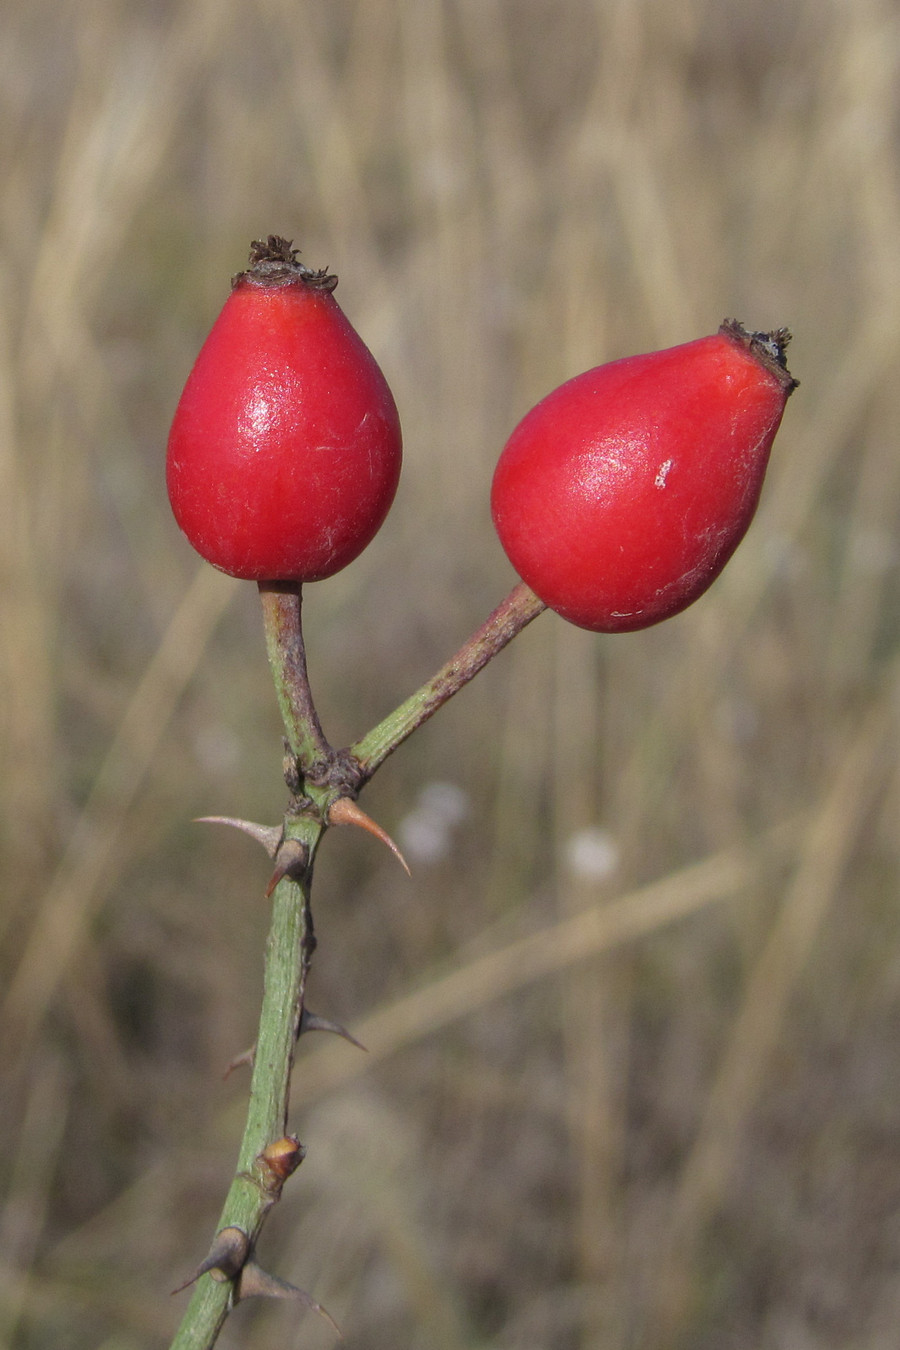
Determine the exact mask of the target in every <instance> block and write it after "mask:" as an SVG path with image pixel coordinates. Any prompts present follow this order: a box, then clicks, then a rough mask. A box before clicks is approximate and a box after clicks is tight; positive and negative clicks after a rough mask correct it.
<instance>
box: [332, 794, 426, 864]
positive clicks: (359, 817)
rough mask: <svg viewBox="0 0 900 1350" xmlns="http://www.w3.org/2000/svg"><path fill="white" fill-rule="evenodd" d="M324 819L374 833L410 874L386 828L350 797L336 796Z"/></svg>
mask: <svg viewBox="0 0 900 1350" xmlns="http://www.w3.org/2000/svg"><path fill="white" fill-rule="evenodd" d="M326 820H327V822H328V824H329V825H356V826H357V827H358V828H359V829H361V830H365V831H366V832H367V834H371V835H374V837H375V838H376V839H380V840H381V842H382V843H383V844H386V845H387V847H388V848H389V849H390V850H391V852H392V853H393V855H394V857H395V858H396V859H397V861H398V862H399V863H400V866H401V867H402V868H403V870H404V872H405V873H406V875H407V876H410V875H411V873H410V870H409V866H408V864H407V861H406V859H405V858H404V856H403V854H402V853H401V852H400V850H399V848H398V847H397V845H396V844H395V843H394V841H393V839H392V838H391V836H390V835H389V834H388V832H387V830H383V829H382V828H381V826H380V825H379V824H378V823H377V822H376V821H374V820H373V819H372V817H371V816H367V815H366V813H365V811H363V810H362V809H361V807H359V806H358V805H357V804H356V802H355V801H354V800H353V798H352V797H338V798H337V800H336V801H333V802H332V803H331V806H330V807H329V808H328V814H327V816H326Z"/></svg>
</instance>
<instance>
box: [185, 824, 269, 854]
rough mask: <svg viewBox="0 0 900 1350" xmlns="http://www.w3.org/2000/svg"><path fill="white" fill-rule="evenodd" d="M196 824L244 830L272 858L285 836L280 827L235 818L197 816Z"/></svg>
mask: <svg viewBox="0 0 900 1350" xmlns="http://www.w3.org/2000/svg"><path fill="white" fill-rule="evenodd" d="M194 823H195V824H196V825H231V826H232V827H233V828H234V829H235V830H242V831H243V833H244V834H249V836H250V838H251V839H255V840H256V842H257V843H258V844H262V846H263V848H264V849H265V850H266V852H267V853H268V855H269V857H270V858H274V857H275V855H276V853H277V852H278V846H279V844H280V843H281V840H282V837H283V835H284V830H283V829H282V828H281V826H280V825H257V824H256V822H255V821H252V820H238V819H237V818H236V817H235V816H196V817H195V819H194Z"/></svg>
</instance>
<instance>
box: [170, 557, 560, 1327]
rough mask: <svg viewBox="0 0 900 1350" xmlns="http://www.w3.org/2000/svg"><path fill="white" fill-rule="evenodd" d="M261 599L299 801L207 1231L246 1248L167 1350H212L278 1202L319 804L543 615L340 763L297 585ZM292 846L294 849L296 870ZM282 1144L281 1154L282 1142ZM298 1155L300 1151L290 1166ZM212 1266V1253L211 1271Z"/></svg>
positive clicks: (514, 613)
mask: <svg viewBox="0 0 900 1350" xmlns="http://www.w3.org/2000/svg"><path fill="white" fill-rule="evenodd" d="M259 590H260V596H261V599H262V606H263V617H264V623H265V631H266V646H267V650H268V654H269V663H270V666H271V669H272V674H273V677H274V680H275V687H276V690H277V693H278V702H279V706H280V708H281V713H282V719H283V721H284V729H285V735H286V738H287V742H288V745H289V746H290V750H291V754H292V756H293V759H294V767H295V769H296V774H295V775H294V776H295V777H296V778H297V787H298V788H299V789H300V790H301V793H302V795H300V796H297V795H295V796H294V797H293V798H292V801H291V805H290V807H289V809H288V811H287V813H286V815H285V818H284V827H283V836H282V843H281V844H280V846H279V852H278V855H276V866H277V864H278V862H279V859H280V858H282V857H284V856H285V855H284V854H283V853H282V850H284V849H285V848H286V846H288V847H289V845H290V844H293V845H294V852H292V853H291V854H290V856H291V858H292V859H293V860H294V864H293V865H292V866H291V870H290V872H289V873H288V874H287V875H284V876H282V879H281V880H280V881H279V882H278V885H277V886H276V887H275V890H274V892H273V908H272V923H271V928H270V931H269V938H268V942H267V945H266V967H265V984H264V990H263V1004H262V1010H261V1013H260V1021H259V1036H258V1039H257V1043H256V1052H255V1057H254V1065H253V1078H252V1082H251V1086H250V1104H249V1107H248V1112H247V1124H246V1127H245V1130H244V1137H243V1141H242V1143H241V1148H240V1154H239V1157H238V1165H237V1171H236V1173H235V1176H234V1180H233V1181H232V1183H231V1188H230V1190H229V1192H228V1196H227V1198H226V1200H225V1205H224V1207H223V1209H222V1216H221V1219H220V1221H219V1226H218V1229H217V1230H216V1231H217V1234H221V1233H222V1231H223V1230H225V1229H228V1230H234V1229H237V1230H240V1233H243V1234H244V1235H245V1237H246V1239H247V1245H246V1248H245V1249H243V1248H242V1255H241V1257H240V1259H238V1260H237V1261H236V1264H235V1265H234V1266H232V1268H231V1271H230V1272H229V1275H230V1276H233V1278H222V1271H221V1270H216V1271H215V1273H214V1274H210V1273H208V1272H207V1273H205V1274H202V1275H201V1276H200V1277H199V1279H198V1281H197V1287H196V1289H195V1290H194V1293H193V1296H192V1298H191V1301H190V1304H189V1305H188V1308H187V1311H186V1313H185V1315H184V1319H183V1321H182V1324H181V1327H180V1328H179V1331H178V1333H177V1335H176V1337H175V1340H174V1341H173V1342H172V1347H171V1350H211V1348H212V1346H214V1345H215V1342H216V1340H217V1338H218V1334H219V1332H220V1330H221V1328H222V1325H223V1324H224V1322H225V1319H226V1317H227V1316H228V1313H229V1312H230V1310H231V1307H232V1304H233V1302H234V1299H235V1297H236V1295H237V1292H238V1291H239V1289H240V1279H241V1271H242V1270H244V1271H248V1270H249V1269H250V1267H249V1265H242V1262H249V1261H250V1260H251V1259H252V1257H253V1251H254V1247H255V1245H256V1241H257V1238H258V1237H259V1234H260V1231H261V1229H262V1226H263V1223H264V1222H265V1219H266V1216H267V1214H268V1212H269V1210H270V1209H271V1208H272V1206H273V1205H274V1204H275V1203H276V1202H277V1200H278V1198H279V1195H280V1194H281V1186H282V1184H283V1181H284V1179H285V1177H284V1175H281V1176H278V1175H275V1174H274V1173H273V1171H272V1168H271V1166H270V1164H269V1163H268V1161H267V1159H266V1158H265V1157H264V1156H263V1155H264V1153H265V1150H266V1149H268V1148H269V1146H270V1145H272V1144H275V1143H276V1142H277V1141H279V1140H285V1136H286V1135H287V1124H288V1104H289V1097H290V1085H291V1070H292V1068H293V1064H294V1049H295V1046H296V1042H297V1036H298V1034H299V1031H300V1021H301V1017H302V1015H303V1000H304V996H305V991H306V977H307V974H308V971H309V965H310V961H311V959H312V954H313V951H314V949H315V936H314V934H313V926H312V915H311V911H310V891H311V887H312V875H313V863H314V859H315V854H316V848H317V846H318V844H319V841H320V839H321V837H322V835H323V834H324V832H325V829H326V828H327V826H326V818H327V811H328V806H329V802H331V801H333V800H334V799H335V792H337V793H338V794H339V795H342V794H343V793H344V792H345V791H347V790H349V789H355V788H357V787H358V786H360V785H362V784H363V783H365V782H366V781H367V780H368V779H369V778H371V776H372V774H373V773H374V772H375V770H376V769H377V768H378V766H379V765H380V764H381V763H382V762H383V761H384V760H385V759H386V758H387V756H388V755H389V754H390V753H391V752H392V751H393V750H395V749H396V748H397V746H398V745H400V744H401V742H403V741H404V740H406V738H407V736H409V735H411V734H412V732H413V731H415V729H416V727H418V726H421V725H422V723H423V722H425V721H427V719H428V718H429V717H431V716H432V715H433V714H434V713H435V712H437V710H438V708H440V707H441V706H442V705H443V704H444V703H446V702H447V700H448V699H449V698H452V697H453V695H454V694H455V693H456V692H457V691H458V690H459V689H461V688H462V686H463V685H464V684H467V683H468V681H469V680H471V679H472V677H473V676H474V675H476V674H477V673H478V671H479V670H481V669H482V667H483V666H485V665H486V664H487V662H488V661H490V660H491V658H492V657H494V656H496V655H497V653H498V652H499V651H502V649H503V648H504V647H505V646H506V644H507V643H508V642H510V641H511V640H512V638H514V637H515V635H516V634H517V633H519V632H521V630H522V629H523V628H524V627H525V625H526V624H528V623H530V622H531V620H532V619H534V618H535V617H536V616H537V615H538V614H540V612H541V610H542V609H544V608H545V606H544V604H543V602H542V601H540V600H538V598H537V596H536V595H534V594H533V592H532V591H530V590H529V589H528V587H527V586H525V585H524V583H522V584H520V585H518V586H516V587H515V589H514V590H513V591H512V592H511V594H510V595H508V596H507V598H506V599H505V600H504V601H503V603H502V604H500V605H498V606H497V608H496V609H495V610H494V612H493V614H491V615H490V617H489V618H488V619H487V620H486V622H485V623H483V624H482V626H481V627H480V628H479V629H478V630H477V632H475V633H474V634H473V635H472V637H470V638H469V639H468V641H467V642H465V643H464V644H463V646H462V647H461V648H460V649H459V651H458V652H457V653H456V655H455V656H454V657H452V658H451V659H450V660H449V661H448V662H447V663H446V664H445V665H444V666H443V667H442V668H441V669H440V670H439V671H438V672H437V674H436V675H435V676H434V677H433V679H431V680H429V681H428V682H427V683H426V684H424V685H423V686H422V688H421V689H419V690H418V691H417V692H416V693H415V694H413V695H412V696H411V697H410V698H408V699H407V700H406V702H405V703H402V704H401V705H400V707H399V708H397V709H396V710H395V712H393V713H391V715H390V716H389V717H387V718H385V720H384V721H383V722H381V723H380V724H379V725H378V726H377V727H375V728H374V730H373V731H370V732H369V734H368V735H367V736H364V737H363V738H362V740H360V741H358V742H357V743H356V745H354V746H352V747H351V748H350V751H349V752H347V751H343V752H338V751H335V750H333V749H332V747H331V746H330V745H329V743H328V741H327V740H326V739H325V735H324V733H323V731H322V727H321V725H320V723H319V718H318V715H317V714H316V710H315V707H314V706H313V701H312V695H311V693H310V689H309V680H308V676H307V669H306V651H305V647H304V643H303V634H302V630H301V625H300V612H301V604H300V600H301V591H300V586H299V584H294V583H289V582H265V583H260V587H259ZM288 777H289V779H290V777H291V775H288ZM296 790H297V789H296V788H295V792H296ZM297 845H300V846H301V847H300V849H299V857H300V862H299V863H297V861H296V859H297V856H298V851H297V848H296V846H297ZM276 875H277V873H276ZM286 1142H287V1143H288V1145H289V1147H290V1143H291V1141H290V1140H286ZM300 1156H301V1155H300V1154H299V1152H298V1153H297V1158H298V1160H299V1157H300ZM231 1236H232V1237H234V1234H232V1235H231ZM239 1236H240V1234H238V1237H239ZM241 1241H243V1239H241ZM219 1255H220V1253H219V1251H218V1249H216V1259H217V1260H218V1259H219ZM216 1275H218V1276H219V1278H218V1279H217V1278H215V1276H216ZM294 1292H297V1291H294ZM302 1298H304V1299H305V1298H306V1296H302Z"/></svg>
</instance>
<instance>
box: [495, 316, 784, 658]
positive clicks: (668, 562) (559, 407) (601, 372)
mask: <svg viewBox="0 0 900 1350" xmlns="http://www.w3.org/2000/svg"><path fill="white" fill-rule="evenodd" d="M789 340H790V334H789V333H788V332H787V330H786V329H780V330H779V331H778V332H775V333H747V332H746V331H745V330H744V329H743V328H742V327H741V325H740V324H738V323H735V322H734V321H733V320H727V321H726V322H725V323H724V324H723V325H722V327H721V328H720V329H719V331H718V333H717V334H716V335H715V336H713V337H706V338H700V339H699V340H698V341H696V342H688V343H685V344H684V345H683V346H680V347H672V348H670V349H669V350H667V351H661V352H652V353H650V354H649V355H646V356H634V357H628V358H626V359H625V360H622V361H614V362H612V363H611V364H609V365H605V366H599V367H598V368H597V369H596V370H589V371H587V372H586V373H585V374H583V375H578V376H576V377H575V378H574V379H572V380H569V381H568V382H567V383H566V384H563V385H561V386H560V388H558V389H556V390H554V392H553V393H552V394H549V395H548V396H547V397H546V398H545V399H543V400H542V402H540V403H539V404H538V405H537V406H536V407H535V408H533V409H532V410H531V412H530V413H528V414H527V415H526V416H525V418H524V419H523V420H522V421H521V422H520V423H519V425H518V426H517V427H516V429H515V431H514V432H513V434H512V436H511V437H510V438H509V441H508V442H507V444H506V446H505V448H504V450H503V453H502V454H501V456H500V460H499V463H498V464H497V468H496V472H495V474H494V482H493V488H492V492H491V509H492V513H493V517H494V524H495V525H496V528H497V533H498V534H499V536H500V541H501V543H502V544H503V547H504V549H505V550H506V553H507V555H508V556H509V559H510V561H511V562H512V564H513V567H515V569H516V571H517V572H518V573H519V575H520V576H521V577H522V579H523V580H524V581H525V582H527V583H528V585H529V586H530V587H531V589H532V590H533V591H534V592H535V593H536V594H537V595H538V596H539V597H540V599H541V600H543V601H544V603H545V604H546V605H548V606H549V607H550V608H551V609H554V610H556V612H557V613H558V614H561V615H562V617H563V618H565V619H568V620H569V621H570V622H571V623H574V624H577V625H578V626H579V627H580V628H589V629H593V630H594V631H596V632H622V631H627V630H630V629H636V628H647V627H649V626H650V625H651V624H654V623H658V622H660V620H662V619H666V618H668V617H669V616H670V615H672V614H677V613H678V612H679V611H680V610H682V609H684V608H685V607H686V606H687V605H689V604H691V603H692V601H694V600H696V599H697V597H698V596H700V595H701V594H702V593H703V592H704V591H705V590H706V588H707V587H708V586H709V585H710V583H711V582H712V581H713V580H714V579H715V578H716V577H717V576H718V574H719V572H721V570H722V568H723V567H724V566H725V563H726V562H727V561H728V559H729V558H730V557H731V555H732V553H733V552H734V550H735V548H736V547H737V545H738V544H739V543H740V541H741V539H742V538H743V536H744V533H745V532H746V530H747V527H748V525H749V524H750V521H751V519H752V517H753V513H754V511H755V510H756V505H757V502H758V501H759V494H760V490H761V488H762V482H763V477H764V474H765V471H766V465H767V463H768V459H769V451H770V449H771V446H772V441H773V439H774V437H775V433H776V431H777V430H778V426H779V423H780V422H781V416H782V413H783V412H784V407H785V403H786V401H787V398H788V396H789V394H790V393H791V391H792V390H793V389H794V388H795V386H796V381H795V380H794V379H793V378H792V377H791V375H790V374H789V373H788V371H787V368H786V365H785V357H784V353H785V348H786V346H787V343H788V342H789Z"/></svg>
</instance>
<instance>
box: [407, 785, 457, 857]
mask: <svg viewBox="0 0 900 1350" xmlns="http://www.w3.org/2000/svg"><path fill="white" fill-rule="evenodd" d="M468 814H469V798H468V795H467V794H466V793H465V792H464V791H463V789H462V788H461V787H458V786H457V784H456V783H437V782H435V783H427V784H426V785H425V787H423V788H422V791H421V792H420V793H419V795H418V797H417V799H416V804H415V806H414V807H413V809H412V811H410V812H408V813H407V815H405V816H404V817H403V819H402V820H401V822H400V825H399V828H398V830H397V833H398V835H399V842H400V847H401V849H402V850H403V852H404V853H405V854H406V856H407V857H408V858H409V860H410V862H413V861H415V862H419V863H436V862H441V861H442V860H443V859H444V858H446V857H447V856H448V855H449V853H450V850H451V847H452V845H453V834H454V832H455V831H456V829H457V827H458V826H459V825H461V824H462V822H463V821H464V820H465V818H466V816H467V815H468Z"/></svg>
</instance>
